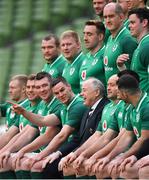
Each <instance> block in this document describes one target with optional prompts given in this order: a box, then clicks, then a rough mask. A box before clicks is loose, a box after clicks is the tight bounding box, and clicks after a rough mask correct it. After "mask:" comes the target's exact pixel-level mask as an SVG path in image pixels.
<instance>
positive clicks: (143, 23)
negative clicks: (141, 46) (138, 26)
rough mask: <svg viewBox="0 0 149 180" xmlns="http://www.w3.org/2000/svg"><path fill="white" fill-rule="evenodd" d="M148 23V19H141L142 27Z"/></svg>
mask: <svg viewBox="0 0 149 180" xmlns="http://www.w3.org/2000/svg"><path fill="white" fill-rule="evenodd" d="M148 24H149V21H148V20H147V19H143V21H142V26H143V27H147V26H148Z"/></svg>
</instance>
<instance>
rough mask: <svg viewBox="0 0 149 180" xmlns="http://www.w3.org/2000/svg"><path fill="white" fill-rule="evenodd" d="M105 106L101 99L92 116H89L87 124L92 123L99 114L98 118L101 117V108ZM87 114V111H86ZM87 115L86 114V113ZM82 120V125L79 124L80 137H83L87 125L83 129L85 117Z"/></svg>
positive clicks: (103, 99) (103, 100)
mask: <svg viewBox="0 0 149 180" xmlns="http://www.w3.org/2000/svg"><path fill="white" fill-rule="evenodd" d="M104 106H105V98H102V99H101V101H100V102H99V103H98V105H97V107H96V109H95V110H94V112H93V114H92V115H91V116H90V118H89V123H88V124H90V123H94V119H96V116H97V115H99V114H100V116H99V117H101V114H102V110H103V107H104ZM88 112H89V110H88ZM87 114H88V113H87ZM82 120H83V122H82V123H83V124H81V128H80V130H81V131H80V136H83V134H84V132H85V130H86V129H87V128H88V125H87V126H86V127H85V124H86V120H87V116H86V118H85V116H84V118H83V119H82ZM99 121H100V118H99Z"/></svg>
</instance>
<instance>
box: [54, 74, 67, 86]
mask: <svg viewBox="0 0 149 180" xmlns="http://www.w3.org/2000/svg"><path fill="white" fill-rule="evenodd" d="M60 82H62V83H63V84H65V85H67V86H70V85H69V84H68V82H67V81H66V79H65V78H64V77H61V76H60V77H57V78H53V80H52V87H54V86H56V85H57V84H58V83H60Z"/></svg>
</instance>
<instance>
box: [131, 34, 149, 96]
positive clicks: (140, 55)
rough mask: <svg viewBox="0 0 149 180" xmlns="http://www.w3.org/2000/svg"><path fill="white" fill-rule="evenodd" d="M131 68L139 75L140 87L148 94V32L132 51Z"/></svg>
mask: <svg viewBox="0 0 149 180" xmlns="http://www.w3.org/2000/svg"><path fill="white" fill-rule="evenodd" d="M131 69H132V70H134V71H136V72H137V73H138V75H139V77H140V88H141V89H142V90H143V91H145V92H147V94H148V95H149V34H147V35H145V36H144V37H143V38H142V39H141V41H140V42H139V45H138V47H137V49H136V50H135V51H134V54H133V57H132V61H131Z"/></svg>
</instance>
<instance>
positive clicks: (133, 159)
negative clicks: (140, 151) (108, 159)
mask: <svg viewBox="0 0 149 180" xmlns="http://www.w3.org/2000/svg"><path fill="white" fill-rule="evenodd" d="M136 161H137V158H136V156H134V155H132V156H130V157H128V158H126V159H125V160H124V161H123V162H122V164H121V166H120V169H121V171H124V170H125V167H126V165H127V164H129V165H130V167H131V166H132V165H133V164H134V163H135V162H136Z"/></svg>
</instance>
